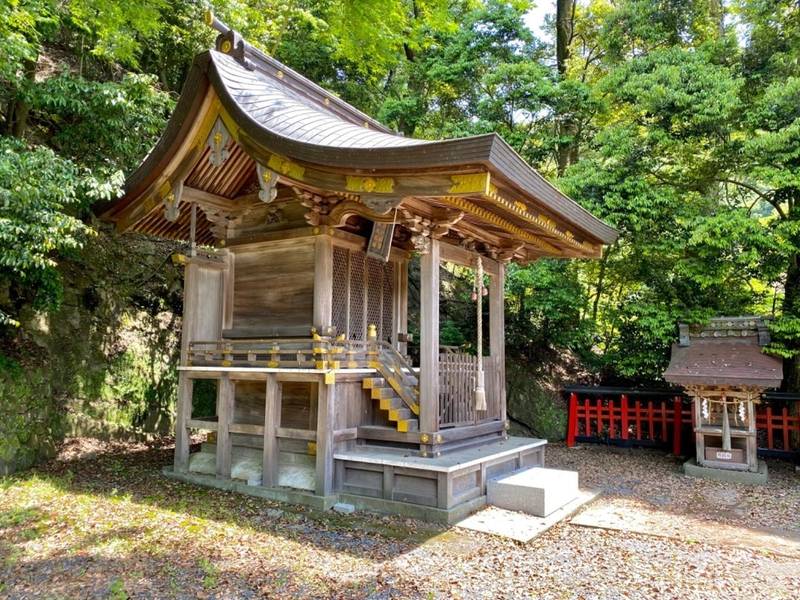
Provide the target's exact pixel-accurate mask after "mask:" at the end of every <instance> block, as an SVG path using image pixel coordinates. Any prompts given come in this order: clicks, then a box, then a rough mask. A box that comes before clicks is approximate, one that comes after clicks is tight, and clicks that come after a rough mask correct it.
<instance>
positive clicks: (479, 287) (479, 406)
mask: <svg viewBox="0 0 800 600" xmlns="http://www.w3.org/2000/svg"><path fill="white" fill-rule="evenodd" d="M483 291H484V288H483V261H482V260H481V257H480V255H479V256H478V264H477V267H476V269H475V296H476V298H475V299H476V302H475V303H476V305H477V307H478V308H477V317H478V344H477V346H478V376H477V378H476V379H477V381H476V385H475V410H486V390H485V389H484V381H483Z"/></svg>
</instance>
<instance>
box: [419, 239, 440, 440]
mask: <svg viewBox="0 0 800 600" xmlns="http://www.w3.org/2000/svg"><path fill="white" fill-rule="evenodd" d="M439 263H440V242H439V240H436V239H432V240H431V241H430V250H429V251H428V252H427V253H426V254H423V255H422V258H421V260H420V272H421V273H420V280H421V281H420V319H419V320H420V336H419V337H420V340H419V347H420V374H419V381H420V390H419V392H420V394H419V395H420V422H419V425H420V430H421V431H422V432H424V433H428V434H431V433H436V432H437V431H438V430H439Z"/></svg>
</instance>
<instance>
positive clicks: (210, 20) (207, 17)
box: [203, 8, 214, 27]
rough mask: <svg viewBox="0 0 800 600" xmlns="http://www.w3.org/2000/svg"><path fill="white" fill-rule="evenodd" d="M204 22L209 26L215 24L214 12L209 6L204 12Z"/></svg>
mask: <svg viewBox="0 0 800 600" xmlns="http://www.w3.org/2000/svg"><path fill="white" fill-rule="evenodd" d="M203 22H204V23H205V24H206V25H208V26H209V27H211V26H212V25H213V24H214V13H213V12H211V9H210V8H207V9H206V12H205V13H203Z"/></svg>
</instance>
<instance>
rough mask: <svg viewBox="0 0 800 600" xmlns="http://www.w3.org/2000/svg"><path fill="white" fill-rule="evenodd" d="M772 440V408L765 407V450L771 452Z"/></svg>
mask: <svg viewBox="0 0 800 600" xmlns="http://www.w3.org/2000/svg"><path fill="white" fill-rule="evenodd" d="M773 442H774V440H773V437H772V407H771V406H770V405H767V448H769V449H770V450H772V449H773V448H774V447H775V445H774V443H773Z"/></svg>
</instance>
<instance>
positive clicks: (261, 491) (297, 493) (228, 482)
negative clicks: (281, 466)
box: [161, 467, 339, 510]
mask: <svg viewBox="0 0 800 600" xmlns="http://www.w3.org/2000/svg"><path fill="white" fill-rule="evenodd" d="M161 472H162V473H163V474H164V475H166V476H167V477H170V478H172V479H177V480H178V481H183V482H184V483H192V484H195V485H204V486H207V487H213V488H216V489H218V490H225V491H226V492H238V493H240V494H246V495H248V496H256V497H258V498H266V499H267V500H277V501H278V502H286V503H288V504H300V505H303V506H310V507H311V508H315V509H317V510H330V509H331V508H332V507H333V505H334V504H336V503H337V502H338V501H339V498H338V496H336V495H335V494H334V495H332V496H317V495H315V494H313V493H311V492H304V491H301V490H294V489H291V488H267V487H264V486H261V485H247V484H246V483H245V482H243V481H237V480H235V479H218V478H216V477H214V476H212V475H202V474H200V473H179V472H177V471H175V470H174V469H173V468H172V467H164V468H163V469H162V470H161Z"/></svg>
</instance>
